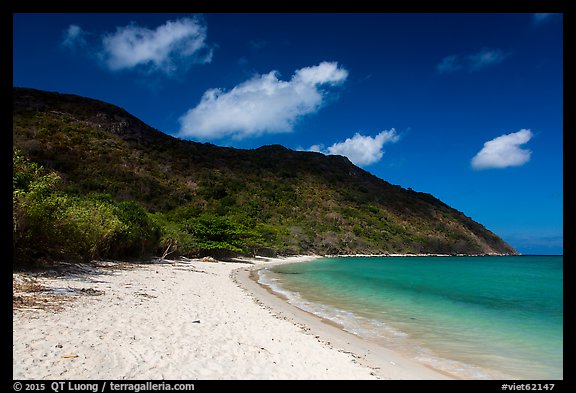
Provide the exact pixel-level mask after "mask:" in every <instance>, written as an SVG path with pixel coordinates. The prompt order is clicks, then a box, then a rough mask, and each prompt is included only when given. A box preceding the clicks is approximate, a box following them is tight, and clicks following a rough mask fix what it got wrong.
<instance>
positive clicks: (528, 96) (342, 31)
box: [13, 13, 563, 254]
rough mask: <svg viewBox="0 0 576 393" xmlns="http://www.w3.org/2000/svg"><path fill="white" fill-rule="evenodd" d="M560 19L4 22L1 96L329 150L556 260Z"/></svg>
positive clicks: (41, 18) (239, 143) (191, 134)
mask: <svg viewBox="0 0 576 393" xmlns="http://www.w3.org/2000/svg"><path fill="white" fill-rule="evenodd" d="M562 27H563V18H562V15H560V14H528V13H522V14H510V13H507V14H472V13H471V14H202V15H195V14H15V15H14V51H13V53H14V56H13V64H14V81H13V83H14V86H20V87H32V88H38V89H45V90H50V91H58V92H62V93H72V94H79V95H83V96H87V97H91V98H96V99H100V100H103V101H106V102H110V103H112V104H115V105H118V106H121V107H123V108H124V109H126V110H127V111H128V112H130V113H132V114H133V115H135V116H137V117H139V118H140V119H142V120H143V121H145V122H146V123H148V124H150V125H151V126H153V127H155V128H157V129H159V130H161V131H163V132H165V133H168V134H171V135H174V136H178V137H180V138H184V139H190V140H195V141H201V142H211V143H214V144H217V145H222V146H232V147H237V148H247V149H250V148H257V147H259V146H262V145H267V144H282V145H284V146H286V147H289V148H292V149H301V150H316V151H321V152H323V153H325V154H342V155H346V156H348V157H349V158H350V160H351V161H353V162H354V163H356V164H357V165H359V166H361V167H362V168H364V169H365V170H367V171H369V172H371V173H373V174H375V175H376V176H378V177H380V178H382V179H384V180H387V181H389V182H390V183H393V184H398V185H401V186H403V187H406V188H408V187H411V188H412V189H414V190H416V191H422V192H427V193H431V194H432V195H434V196H436V197H438V198H439V199H441V200H442V201H444V202H445V203H447V204H449V205H450V206H452V207H454V208H456V209H458V210H461V211H462V212H464V213H465V214H466V215H468V216H470V217H472V218H473V219H474V220H476V221H478V222H480V223H481V224H483V225H484V226H486V227H487V228H488V229H490V230H492V231H494V232H495V233H497V234H498V235H499V236H501V237H503V238H504V239H505V240H506V241H508V242H509V243H510V244H511V245H512V246H514V247H515V248H516V249H517V250H519V251H520V252H522V253H526V254H530V253H562V239H563V231H562V220H563V212H562V204H563V189H562V184H563V183H562V179H563V173H562V161H563V156H562V147H563V145H562V143H563V131H562V118H563V113H562V104H563V102H562V87H563V81H562V73H563V69H562V62H563V52H562V48H563V43H562Z"/></svg>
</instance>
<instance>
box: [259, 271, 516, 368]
mask: <svg viewBox="0 0 576 393" xmlns="http://www.w3.org/2000/svg"><path fill="white" fill-rule="evenodd" d="M273 275H274V273H273V272H271V271H270V270H269V269H267V268H264V269H260V270H259V271H258V282H259V283H260V284H261V285H265V286H267V287H269V288H270V289H271V290H272V291H273V292H274V293H277V294H279V295H282V296H283V297H285V298H286V299H287V301H288V303H290V304H292V305H293V306H295V307H297V308H299V309H301V310H303V311H306V312H309V313H311V314H314V315H316V316H318V317H320V318H323V319H327V320H329V321H332V322H334V323H336V324H337V325H338V326H340V327H341V328H342V329H343V330H345V331H347V332H349V333H352V334H354V335H357V336H359V337H361V338H364V339H368V340H370V341H372V342H376V343H378V344H380V345H382V346H384V347H386V348H389V349H393V350H396V351H398V352H399V353H402V354H403V355H404V356H407V357H410V358H412V359H414V360H417V361H419V362H421V363H423V364H426V365H428V366H430V367H433V368H435V369H437V370H441V371H444V372H447V373H450V374H453V375H455V376H457V377H460V378H464V379H513V377H512V376H510V375H507V374H504V373H500V372H496V371H493V370H490V371H488V370H485V369H483V368H481V367H478V366H474V365H471V364H467V363H463V362H460V361H457V360H453V359H447V358H444V357H441V356H438V355H436V354H434V353H433V352H432V351H431V350H430V349H428V348H425V347H423V346H419V345H414V344H413V343H409V342H408V341H407V338H409V334H408V333H406V332H403V331H401V330H399V329H397V328H394V327H392V326H391V325H389V324H387V323H385V322H382V321H380V320H376V319H370V318H366V317H363V316H360V315H358V314H355V313H353V312H351V311H348V310H343V309H340V308H338V307H334V306H328V305H325V304H321V303H318V302H312V301H310V300H307V299H305V298H303V297H302V296H301V294H300V293H299V292H293V291H290V290H287V289H285V288H284V287H282V286H281V285H280V282H281V280H280V279H278V278H276V277H273Z"/></svg>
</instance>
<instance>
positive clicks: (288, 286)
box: [259, 256, 563, 380]
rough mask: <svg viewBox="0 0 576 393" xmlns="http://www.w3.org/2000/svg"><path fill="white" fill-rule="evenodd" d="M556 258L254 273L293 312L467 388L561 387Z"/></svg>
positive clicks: (331, 265)
mask: <svg viewBox="0 0 576 393" xmlns="http://www.w3.org/2000/svg"><path fill="white" fill-rule="evenodd" d="M562 264H563V257H562V256H475V257H467V256H461V257H458V256H448V257H443V256H434V257H432V256H430V257H428V256H426V257H424V256H418V257H412V256H408V257H346V258H322V259H318V260H315V261H312V262H306V263H294V264H285V265H276V266H271V267H268V268H264V269H261V270H260V271H259V282H260V283H261V284H263V285H267V286H269V287H270V289H271V290H272V291H274V292H276V293H278V294H280V295H283V296H284V297H286V298H287V299H288V301H289V302H290V303H292V304H293V305H294V306H296V307H298V308H301V309H302V310H304V311H307V312H310V313H313V314H316V315H318V316H319V317H322V318H326V319H328V320H331V321H332V322H334V323H336V324H337V325H339V326H340V327H341V328H342V329H344V330H346V331H348V332H350V333H352V334H355V335H358V336H360V337H362V338H364V339H367V340H370V341H373V342H376V343H378V344H379V345H382V346H384V347H386V348H390V349H393V350H395V351H397V352H400V353H402V354H404V355H405V356H406V357H409V358H412V359H414V360H417V361H419V362H421V363H424V364H426V365H428V366H430V367H433V368H435V369H438V370H441V371H444V372H446V373H449V374H452V375H454V376H456V377H458V378H463V379H524V380H526V379H528V380H536V379H537V380H553V379H563V290H562V287H563V286H562V280H563V269H562Z"/></svg>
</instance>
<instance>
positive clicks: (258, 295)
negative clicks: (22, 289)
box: [12, 258, 447, 380]
mask: <svg viewBox="0 0 576 393" xmlns="http://www.w3.org/2000/svg"><path fill="white" fill-rule="evenodd" d="M305 259H306V258H300V260H305ZM297 260H299V259H297V258H296V259H295V258H291V259H289V261H297ZM276 262H278V261H276ZM284 262H286V261H284ZM269 263H270V261H266V260H263V259H261V260H255V261H253V263H238V262H234V263H230V262H217V263H213V262H202V261H186V262H182V261H181V262H176V261H171V262H166V261H164V262H162V263H159V262H156V263H147V264H137V265H130V267H129V268H124V269H115V268H112V269H110V268H99V269H97V270H94V271H91V270H87V271H86V272H84V273H82V274H74V275H63V276H60V277H54V278H46V277H42V278H41V279H40V283H41V284H42V285H43V286H44V287H45V288H46V289H48V292H45V293H47V294H52V295H50V296H52V297H51V299H54V297H57V298H59V299H66V301H64V302H59V306H58V307H42V308H39V309H36V308H34V307H24V308H23V309H14V311H13V323H12V327H13V362H12V365H13V378H14V379H88V380H92V379H127V380H132V379H144V380H150V379H151V380H159V379H178V380H182V379H184V380H196V379H445V378H447V377H446V376H444V375H442V374H440V373H438V372H436V371H434V370H432V369H429V368H427V367H425V366H423V365H420V364H418V363H416V362H414V361H410V360H408V359H405V358H403V357H402V356H400V355H399V354H397V353H395V352H392V351H388V350H386V349H385V348H382V347H379V346H377V345H375V344H373V343H370V342H367V341H365V340H361V339H359V338H358V337H356V336H354V335H352V334H349V333H347V332H344V331H342V330H340V329H338V328H337V327H335V326H332V325H330V324H328V323H325V321H322V320H320V319H318V318H317V317H315V316H312V315H310V314H308V313H305V312H303V311H301V310H298V309H296V308H295V307H293V306H291V305H289V304H288V303H286V302H285V301H283V300H282V299H280V298H278V297H276V296H274V295H272V294H270V293H269V292H268V291H266V290H265V289H264V288H262V287H261V286H259V285H258V284H256V283H255V282H254V281H253V280H251V279H250V273H251V271H252V270H253V269H255V268H258V267H261V266H263V265H265V264H269ZM16 278H17V279H21V278H22V277H16ZM54 294H56V295H54ZM46 304H51V303H46Z"/></svg>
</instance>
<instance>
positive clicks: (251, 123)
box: [179, 62, 348, 140]
mask: <svg viewBox="0 0 576 393" xmlns="http://www.w3.org/2000/svg"><path fill="white" fill-rule="evenodd" d="M278 76H279V74H278V72H276V71H271V72H270V73H268V74H264V75H256V76H254V77H253V78H251V79H249V80H247V81H245V82H243V83H241V84H239V85H237V86H235V87H234V88H232V89H231V90H230V91H227V92H226V91H223V90H221V89H210V90H207V91H206V92H204V95H203V96H202V99H201V100H200V103H199V104H198V105H197V106H196V107H194V108H192V109H190V110H188V111H187V112H186V113H185V114H184V115H183V116H182V117H181V118H180V126H181V127H180V133H179V136H181V137H195V138H198V139H202V140H209V139H219V138H224V137H232V138H235V139H244V138H247V137H254V136H259V135H262V134H266V133H282V132H291V131H292V130H293V127H294V124H295V122H296V121H297V120H298V119H300V118H301V117H302V116H304V115H307V114H310V113H314V112H316V111H317V110H319V109H320V107H321V106H322V104H323V102H324V98H325V95H326V90H325V89H324V87H325V86H330V85H338V84H341V83H343V82H344V81H345V80H346V78H347V77H348V71H346V70H345V69H343V68H340V67H338V64H337V63H335V62H332V63H331V62H322V63H320V64H319V65H316V66H312V67H304V68H301V69H299V70H297V71H296V72H295V73H294V75H293V76H292V79H290V80H288V81H283V80H280V79H278Z"/></svg>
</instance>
